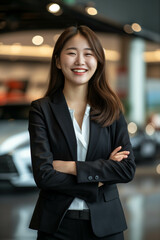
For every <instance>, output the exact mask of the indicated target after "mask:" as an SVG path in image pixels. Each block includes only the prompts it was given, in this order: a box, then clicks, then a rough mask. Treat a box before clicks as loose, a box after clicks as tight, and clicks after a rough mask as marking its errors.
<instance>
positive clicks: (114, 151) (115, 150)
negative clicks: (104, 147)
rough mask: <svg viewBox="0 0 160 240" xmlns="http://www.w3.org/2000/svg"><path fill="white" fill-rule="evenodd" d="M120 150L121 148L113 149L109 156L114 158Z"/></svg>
mask: <svg viewBox="0 0 160 240" xmlns="http://www.w3.org/2000/svg"><path fill="white" fill-rule="evenodd" d="M121 148H122V147H121V146H119V147H117V148H115V149H114V150H113V152H111V155H110V156H114V155H115V154H116V153H117V152H119V151H120V150H121Z"/></svg>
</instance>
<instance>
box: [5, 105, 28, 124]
mask: <svg viewBox="0 0 160 240" xmlns="http://www.w3.org/2000/svg"><path fill="white" fill-rule="evenodd" d="M29 108H30V105H29V104H16V105H15V104H7V105H3V106H2V105H0V120H10V119H15V120H21V119H22V120H27V119H28V114H29Z"/></svg>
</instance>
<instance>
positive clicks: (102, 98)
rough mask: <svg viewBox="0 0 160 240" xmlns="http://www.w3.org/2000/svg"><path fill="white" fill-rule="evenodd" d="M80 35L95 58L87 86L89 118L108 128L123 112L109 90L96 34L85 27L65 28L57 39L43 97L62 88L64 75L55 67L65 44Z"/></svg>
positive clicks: (113, 94)
mask: <svg viewBox="0 0 160 240" xmlns="http://www.w3.org/2000/svg"><path fill="white" fill-rule="evenodd" d="M77 34H81V35H83V36H84V37H85V38H86V39H87V40H88V43H89V45H90V46H91V48H92V49H93V52H94V54H95V56H96V58H97V61H98V65H97V69H96V72H95V73H94V75H93V76H92V78H91V79H90V81H89V84H88V103H89V104H90V106H91V109H92V111H91V118H92V120H94V121H96V122H97V123H99V124H101V125H102V126H108V125H110V124H112V123H113V121H114V120H116V119H117V118H118V117H119V114H120V112H121V111H122V112H123V106H122V103H121V101H120V99H119V97H118V96H117V95H116V94H115V93H114V92H113V90H112V89H111V88H110V86H109V84H108V81H107V78H106V71H105V55H104V50H103V48H102V45H101V43H100V41H99V39H98V37H97V36H96V34H95V33H94V32H93V31H92V30H91V29H90V28H88V27H87V26H78V27H75V26H72V27H69V28H67V29H66V30H65V31H64V32H63V33H62V34H61V35H60V37H59V38H58V40H57V42H56V44H55V47H54V51H53V55H52V60H51V72H50V80H49V85H48V89H47V92H46V94H45V96H50V95H51V94H53V93H54V92H56V91H57V90H58V89H60V88H61V89H63V87H64V75H63V73H62V71H61V69H58V68H57V66H56V62H57V60H59V58H60V54H61V51H62V49H63V47H64V45H65V43H66V42H67V41H68V40H69V39H70V38H72V37H73V36H75V35H77Z"/></svg>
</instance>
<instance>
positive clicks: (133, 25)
mask: <svg viewBox="0 0 160 240" xmlns="http://www.w3.org/2000/svg"><path fill="white" fill-rule="evenodd" d="M132 29H133V31H135V32H140V31H141V30H142V28H141V26H140V25H139V24H138V23H133V24H132Z"/></svg>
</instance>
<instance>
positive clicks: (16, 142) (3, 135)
mask: <svg viewBox="0 0 160 240" xmlns="http://www.w3.org/2000/svg"><path fill="white" fill-rule="evenodd" d="M27 129H28V123H27V121H26V120H12V121H11V120H10V121H7V120H5V121H4V120H3V121H2V120H1V121H0V154H5V153H7V152H10V151H13V150H14V149H15V148H17V147H18V146H20V145H22V144H24V143H25V142H29V135H28V130H27Z"/></svg>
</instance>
